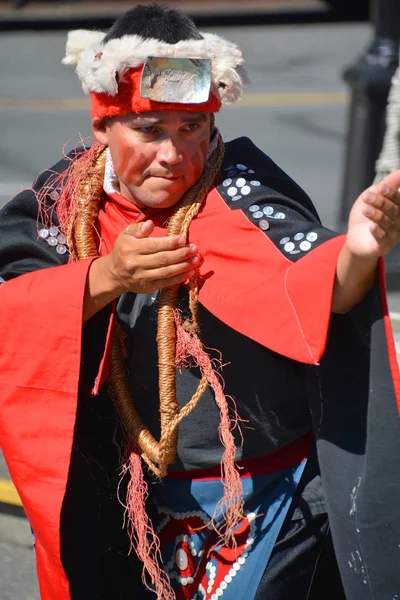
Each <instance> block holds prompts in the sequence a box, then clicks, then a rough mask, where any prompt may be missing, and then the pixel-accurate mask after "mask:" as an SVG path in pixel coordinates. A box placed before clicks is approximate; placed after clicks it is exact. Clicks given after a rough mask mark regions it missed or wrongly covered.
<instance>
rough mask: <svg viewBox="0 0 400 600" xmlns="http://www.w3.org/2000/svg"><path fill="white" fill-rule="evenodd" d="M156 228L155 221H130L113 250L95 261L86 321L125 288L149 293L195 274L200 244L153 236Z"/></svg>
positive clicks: (86, 304)
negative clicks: (198, 245)
mask: <svg viewBox="0 0 400 600" xmlns="http://www.w3.org/2000/svg"><path fill="white" fill-rule="evenodd" d="M153 231H154V224H153V222H152V221H146V222H145V223H135V224H132V225H129V226H128V227H127V228H126V229H125V230H124V231H122V232H121V233H120V235H119V236H118V238H117V239H116V241H115V244H114V247H113V249H112V251H111V252H110V254H107V255H106V256H102V257H101V258H97V259H96V260H94V261H93V263H92V264H91V266H90V269H89V275H88V280H87V284H86V290H85V300H84V308H83V321H84V322H85V321H87V320H88V319H89V318H90V317H92V316H93V315H94V314H95V313H96V312H98V311H99V310H101V309H102V308H104V306H106V305H107V304H109V303H110V302H112V301H113V300H115V299H116V298H118V296H120V295H121V294H123V293H124V292H133V293H136V294H148V293H151V292H154V291H155V290H158V289H161V288H164V287H168V286H171V285H176V284H179V283H183V282H184V281H186V280H187V279H189V278H190V277H192V276H193V275H194V273H195V269H196V266H197V264H198V261H199V259H198V257H197V256H196V254H197V247H196V246H195V245H194V244H189V245H187V244H186V240H185V238H184V237H182V236H178V235H175V236H168V237H167V236H165V237H158V238H156V237H150V236H151V234H152V232H153Z"/></svg>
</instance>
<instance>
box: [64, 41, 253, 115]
mask: <svg viewBox="0 0 400 600" xmlns="http://www.w3.org/2000/svg"><path fill="white" fill-rule="evenodd" d="M105 35H106V34H105V33H104V32H101V31H88V30H85V29H77V30H75V31H71V32H70V33H69V34H68V40H67V46H66V55H65V57H64V59H63V61H62V62H63V63H64V64H66V65H75V66H76V72H77V74H78V76H79V79H80V80H81V82H82V87H83V90H84V92H85V93H89V92H98V93H100V92H105V93H107V94H110V95H112V96H114V95H115V94H117V93H118V83H117V81H116V78H115V74H116V73H118V75H119V79H120V80H123V76H124V73H125V72H126V71H127V70H128V69H131V68H134V67H138V66H139V65H142V64H144V62H145V61H146V59H147V58H148V57H149V56H163V57H167V56H168V57H174V58H210V59H211V60H212V91H213V93H214V94H215V95H216V96H217V97H219V98H220V100H221V102H222V104H232V103H234V102H237V101H238V100H239V99H240V98H241V95H242V90H243V83H245V82H246V81H247V78H246V76H245V72H244V68H243V63H244V59H243V55H242V53H241V51H240V50H239V48H238V46H236V44H233V43H232V42H229V41H228V40H225V39H224V38H221V37H219V36H218V35H215V34H212V33H201V35H202V36H203V38H204V39H203V40H182V41H180V42H178V43H177V44H167V43H165V42H160V41H159V40H156V39H154V38H142V37H141V36H138V35H125V36H123V37H122V38H119V39H113V40H109V41H108V42H107V43H106V44H102V40H103V39H104V37H105ZM100 53H101V57H99V56H100ZM96 56H98V58H96Z"/></svg>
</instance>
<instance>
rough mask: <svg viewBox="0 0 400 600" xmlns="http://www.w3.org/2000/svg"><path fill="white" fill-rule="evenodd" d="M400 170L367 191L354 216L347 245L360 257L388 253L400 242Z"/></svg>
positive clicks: (351, 215)
mask: <svg viewBox="0 0 400 600" xmlns="http://www.w3.org/2000/svg"><path fill="white" fill-rule="evenodd" d="M399 187H400V170H398V171H394V172H393V173H391V174H390V175H388V176H387V177H385V178H384V179H383V180H382V181H381V182H380V183H379V184H377V185H373V186H371V187H370V188H368V189H367V190H366V191H365V192H363V193H362V194H361V195H360V196H359V198H358V199H357V200H356V202H355V203H354V206H353V208H352V210H351V213H350V218H349V226H348V233H347V239H346V245H347V247H348V249H349V251H350V252H351V253H352V254H353V255H354V256H357V257H359V258H368V257H369V258H372V257H379V256H384V255H385V254H388V253H389V252H390V251H391V250H393V248H394V247H395V245H396V244H397V243H398V242H399V241H400V192H399V191H398V188H399Z"/></svg>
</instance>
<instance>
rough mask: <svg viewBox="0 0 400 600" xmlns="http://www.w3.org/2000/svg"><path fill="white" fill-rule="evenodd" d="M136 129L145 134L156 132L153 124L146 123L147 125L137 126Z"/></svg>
mask: <svg viewBox="0 0 400 600" xmlns="http://www.w3.org/2000/svg"><path fill="white" fill-rule="evenodd" d="M138 131H141V132H142V133H147V134H149V133H156V128H155V127H154V125H148V126H147V127H138Z"/></svg>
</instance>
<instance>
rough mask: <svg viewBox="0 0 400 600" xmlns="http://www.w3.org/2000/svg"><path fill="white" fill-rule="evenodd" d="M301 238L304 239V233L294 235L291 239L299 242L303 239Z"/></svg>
mask: <svg viewBox="0 0 400 600" xmlns="http://www.w3.org/2000/svg"><path fill="white" fill-rule="evenodd" d="M303 237H304V233H296V235H295V236H294V237H293V239H294V240H295V241H296V242H299V241H300V240H302V239H303Z"/></svg>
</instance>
